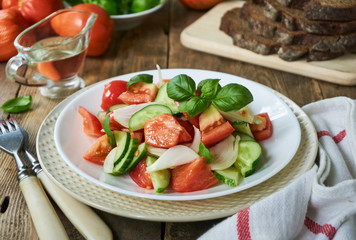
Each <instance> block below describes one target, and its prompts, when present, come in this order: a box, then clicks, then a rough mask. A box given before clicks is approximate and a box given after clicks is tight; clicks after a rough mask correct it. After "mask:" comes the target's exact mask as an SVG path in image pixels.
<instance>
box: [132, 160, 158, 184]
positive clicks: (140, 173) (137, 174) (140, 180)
mask: <svg viewBox="0 0 356 240" xmlns="http://www.w3.org/2000/svg"><path fill="white" fill-rule="evenodd" d="M146 168H147V164H146V158H144V159H143V160H141V162H139V164H137V166H136V167H135V168H134V169H133V170H132V171H131V172H130V173H129V175H130V177H131V179H132V180H133V181H134V182H135V183H136V184H137V185H138V186H140V187H142V188H146V189H153V184H152V180H151V174H150V173H149V172H147V171H146Z"/></svg>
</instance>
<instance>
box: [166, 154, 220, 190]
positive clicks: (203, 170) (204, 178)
mask: <svg viewBox="0 0 356 240" xmlns="http://www.w3.org/2000/svg"><path fill="white" fill-rule="evenodd" d="M171 173H172V177H171V187H172V188H173V189H174V190H175V191H177V192H193V191H199V190H204V189H207V188H209V187H211V186H212V185H214V184H215V183H217V182H218V179H217V178H216V177H215V176H214V173H213V172H212V171H211V168H210V166H209V165H208V164H207V163H206V160H205V157H199V158H197V159H195V160H194V161H193V162H190V163H187V164H184V165H181V166H178V167H176V168H174V169H172V170H171Z"/></svg>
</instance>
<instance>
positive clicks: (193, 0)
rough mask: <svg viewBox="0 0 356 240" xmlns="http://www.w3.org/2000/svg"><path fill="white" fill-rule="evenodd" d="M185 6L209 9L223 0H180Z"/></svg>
mask: <svg viewBox="0 0 356 240" xmlns="http://www.w3.org/2000/svg"><path fill="white" fill-rule="evenodd" d="M179 1H180V2H181V3H182V4H183V5H184V6H186V7H188V8H191V9H194V10H207V9H210V8H212V7H214V6H215V5H216V4H218V3H220V2H222V1H223V0H179Z"/></svg>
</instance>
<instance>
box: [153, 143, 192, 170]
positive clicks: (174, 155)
mask: <svg viewBox="0 0 356 240" xmlns="http://www.w3.org/2000/svg"><path fill="white" fill-rule="evenodd" d="M198 157H199V155H198V154H197V153H196V152H194V151H193V150H192V149H191V148H189V147H187V146H184V145H176V146H174V147H171V148H169V149H168V150H167V151H165V152H164V153H163V154H162V156H160V157H159V158H158V159H157V160H156V161H155V162H154V163H153V164H152V165H151V166H149V167H147V172H154V171H157V170H162V169H167V168H172V167H175V166H179V165H183V164H186V163H189V162H192V161H194V160H195V159H197V158H198Z"/></svg>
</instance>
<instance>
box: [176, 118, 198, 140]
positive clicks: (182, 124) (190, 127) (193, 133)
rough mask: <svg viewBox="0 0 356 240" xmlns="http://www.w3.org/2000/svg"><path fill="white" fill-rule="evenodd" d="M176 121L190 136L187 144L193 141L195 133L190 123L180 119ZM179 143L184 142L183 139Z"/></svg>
mask: <svg viewBox="0 0 356 240" xmlns="http://www.w3.org/2000/svg"><path fill="white" fill-rule="evenodd" d="M176 119H177V121H178V122H179V124H180V125H181V126H182V127H184V128H185V130H187V132H188V134H189V135H190V137H191V140H190V141H188V142H192V141H193V139H194V135H195V131H194V127H193V125H192V124H191V123H190V122H187V121H185V120H183V119H181V118H176ZM179 142H184V139H180V141H179Z"/></svg>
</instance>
